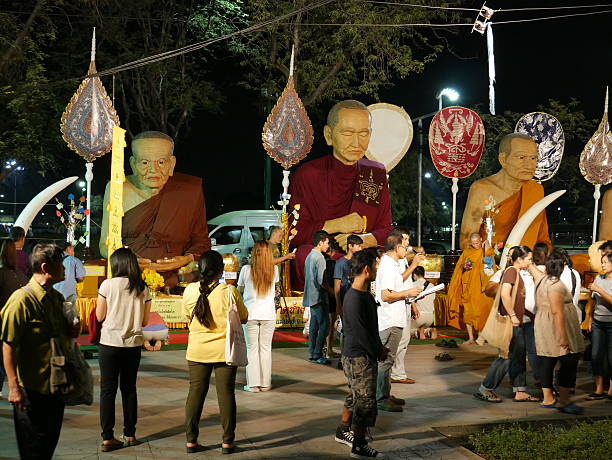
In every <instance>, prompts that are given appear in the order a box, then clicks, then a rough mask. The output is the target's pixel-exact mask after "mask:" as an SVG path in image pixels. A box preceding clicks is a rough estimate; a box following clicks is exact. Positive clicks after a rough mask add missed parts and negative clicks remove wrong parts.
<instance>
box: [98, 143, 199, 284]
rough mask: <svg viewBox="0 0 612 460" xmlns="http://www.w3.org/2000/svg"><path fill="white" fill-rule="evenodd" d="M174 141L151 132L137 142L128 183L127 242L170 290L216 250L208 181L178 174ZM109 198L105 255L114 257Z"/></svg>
mask: <svg viewBox="0 0 612 460" xmlns="http://www.w3.org/2000/svg"><path fill="white" fill-rule="evenodd" d="M173 151H174V141H173V140H172V138H171V137H169V136H167V135H166V134H164V133H161V132H158V131H146V132H143V133H140V134H139V135H137V136H136V137H135V138H134V140H133V141H132V156H131V157H130V166H131V168H132V172H133V173H134V174H132V175H130V176H126V180H125V182H124V183H123V212H124V216H123V227H122V232H121V238H122V241H123V244H124V245H126V246H128V247H129V248H130V249H131V250H132V251H134V252H135V253H136V255H137V256H138V262H139V263H140V266H141V267H142V268H151V269H154V270H157V271H158V272H160V273H161V274H162V275H164V278H165V279H166V285H168V286H170V287H172V286H174V285H175V284H176V283H177V276H176V271H177V270H178V269H179V268H180V267H182V266H184V265H187V264H188V263H189V262H191V261H193V260H196V261H197V260H198V259H199V258H200V255H201V254H202V253H203V252H205V251H208V250H209V249H210V238H209V237H208V226H207V224H206V207H205V204H204V192H203V190H202V179H200V178H199V177H194V176H189V175H187V174H179V173H174V166H175V165H176V157H175V156H174V155H173ZM109 188H110V186H109V185H108V184H107V186H106V192H105V193H104V215H103V219H102V234H101V236H100V254H101V255H102V257H108V254H107V247H106V244H105V241H106V229H107V228H108V212H107V210H106V207H107V205H108V199H109Z"/></svg>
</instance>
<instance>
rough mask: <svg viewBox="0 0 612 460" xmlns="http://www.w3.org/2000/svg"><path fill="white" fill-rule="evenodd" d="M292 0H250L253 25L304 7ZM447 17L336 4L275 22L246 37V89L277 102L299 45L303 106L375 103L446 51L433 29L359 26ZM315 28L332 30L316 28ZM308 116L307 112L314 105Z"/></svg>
mask: <svg viewBox="0 0 612 460" xmlns="http://www.w3.org/2000/svg"><path fill="white" fill-rule="evenodd" d="M305 3H306V2H305V1H304V0H302V1H295V0H252V1H250V2H248V4H247V7H246V9H247V12H248V13H249V16H250V18H251V21H252V22H254V23H256V22H259V21H263V20H267V19H270V18H273V17H275V16H278V15H280V14H283V13H286V12H288V11H292V10H295V9H297V8H298V7H300V6H303V5H304V4H305ZM441 17H443V18H444V19H445V20H449V19H451V20H452V19H458V17H459V15H458V14H454V15H452V17H450V16H449V15H448V12H444V13H441V12H439V10H431V9H423V8H408V7H402V6H398V5H389V4H374V3H371V2H362V1H350V0H339V1H336V2H332V3H330V4H327V5H325V6H324V7H322V8H318V9H315V10H311V11H309V12H307V13H305V14H301V15H298V16H296V17H295V18H294V19H293V20H292V21H289V22H287V23H282V24H280V23H279V24H275V25H273V26H270V27H269V28H267V29H265V30H263V31H262V32H260V33H259V34H253V35H252V36H251V37H248V38H249V40H250V41H249V46H248V49H249V52H248V55H247V54H245V55H243V61H242V62H243V64H244V65H245V66H247V67H248V69H249V72H248V73H247V75H246V78H245V81H244V84H246V85H247V86H248V87H250V88H252V89H254V90H256V91H261V94H262V96H263V97H264V98H270V99H272V100H275V99H276V97H277V96H278V95H279V94H280V92H281V91H282V89H283V88H284V86H285V84H286V82H287V77H288V75H289V62H290V56H291V50H292V47H293V46H295V65H296V66H295V81H296V86H297V90H298V92H299V94H300V96H301V97H302V100H303V102H304V104H305V105H306V106H313V105H315V104H318V103H320V102H321V101H326V100H339V99H345V98H353V97H355V95H357V94H361V95H366V96H369V97H371V98H374V99H376V98H377V97H378V94H379V91H380V90H381V89H383V88H387V87H390V86H392V84H393V81H394V79H397V78H405V77H407V76H408V75H410V74H412V73H416V72H421V71H422V70H423V69H424V67H425V65H426V64H427V63H428V62H431V61H432V60H434V59H435V58H436V57H437V56H438V55H439V54H440V53H441V52H442V51H443V49H444V46H443V45H442V42H441V41H440V39H439V38H437V36H436V35H434V34H433V33H432V32H430V31H423V29H417V28H411V27H372V26H368V27H360V26H357V25H354V24H362V25H366V24H380V23H383V24H406V23H430V22H434V21H435V20H436V19H438V18H441ZM313 24H334V25H328V26H326V25H317V26H314V25H313ZM309 110H310V107H309Z"/></svg>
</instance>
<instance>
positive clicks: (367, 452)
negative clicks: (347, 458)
mask: <svg viewBox="0 0 612 460" xmlns="http://www.w3.org/2000/svg"><path fill="white" fill-rule="evenodd" d="M351 458H381V459H382V458H386V456H385V454H382V453H380V452H378V451H377V450H376V449H372V448H371V447H370V446H369V445H367V444H364V445H363V446H357V445H354V446H353V448H352V449H351Z"/></svg>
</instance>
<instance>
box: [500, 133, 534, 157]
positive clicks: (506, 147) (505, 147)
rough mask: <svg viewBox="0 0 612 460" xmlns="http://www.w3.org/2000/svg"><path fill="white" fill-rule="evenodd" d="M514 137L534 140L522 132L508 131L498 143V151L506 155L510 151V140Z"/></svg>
mask: <svg viewBox="0 0 612 460" xmlns="http://www.w3.org/2000/svg"><path fill="white" fill-rule="evenodd" d="M514 139H523V140H525V141H531V142H534V140H533V138H532V137H530V136H528V135H527V134H523V133H510V134H506V135H505V136H504V137H503V138H502V140H501V142H500V143H499V149H498V152H499V153H500V154H503V155H504V156H508V154H509V153H510V152H512V141H513V140H514Z"/></svg>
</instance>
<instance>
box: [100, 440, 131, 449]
mask: <svg viewBox="0 0 612 460" xmlns="http://www.w3.org/2000/svg"><path fill="white" fill-rule="evenodd" d="M123 447H125V446H124V445H123V443H122V442H121V441H119V440H118V439H114V438H113V439H111V440H110V442H109V443H108V444H104V442H102V444H100V450H101V451H102V452H112V451H113V450H117V449H122V448H123Z"/></svg>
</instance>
